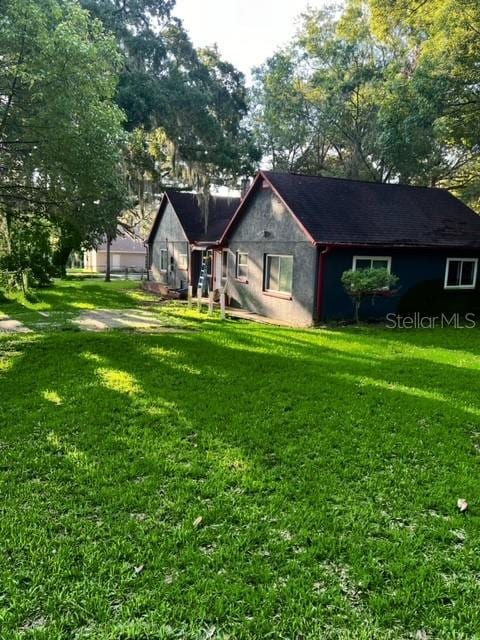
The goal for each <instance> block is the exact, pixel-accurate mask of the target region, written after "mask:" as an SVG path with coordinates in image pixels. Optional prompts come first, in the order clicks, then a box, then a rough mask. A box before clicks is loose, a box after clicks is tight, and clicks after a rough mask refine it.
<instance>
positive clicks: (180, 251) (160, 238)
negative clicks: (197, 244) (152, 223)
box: [150, 203, 190, 289]
mask: <svg viewBox="0 0 480 640" xmlns="http://www.w3.org/2000/svg"><path fill="white" fill-rule="evenodd" d="M162 250H166V251H167V262H168V269H167V270H166V271H162V270H161V268H160V266H161V263H160V252H161V251H162ZM182 255H186V256H187V259H186V263H185V264H182V258H181V256H182ZM150 264H151V267H150V268H151V271H152V276H153V278H154V280H156V281H157V282H162V283H163V284H166V285H168V286H169V287H171V288H172V289H178V288H180V287H185V286H187V284H188V279H189V276H188V274H189V266H190V245H189V242H188V240H187V237H186V235H185V232H184V230H183V227H182V225H181V224H180V221H179V219H178V217H177V214H176V213H175V211H174V209H173V207H172V205H171V204H170V203H168V204H167V205H166V207H165V211H164V212H163V216H162V219H161V220H160V224H159V225H158V229H157V233H156V234H155V237H154V239H153V242H152V244H151V256H150Z"/></svg>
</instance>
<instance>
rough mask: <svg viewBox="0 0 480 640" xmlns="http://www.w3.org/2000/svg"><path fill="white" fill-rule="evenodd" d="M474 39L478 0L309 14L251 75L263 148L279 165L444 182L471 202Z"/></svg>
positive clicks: (475, 146)
mask: <svg viewBox="0 0 480 640" xmlns="http://www.w3.org/2000/svg"><path fill="white" fill-rule="evenodd" d="M479 35H480V4H479V3H478V0H460V1H457V0H455V1H454V0H432V2H428V3H426V2H424V1H423V0H390V1H389V2H384V1H383V0H368V1H367V0H347V1H346V3H345V4H344V6H343V8H342V10H341V11H339V10H338V9H331V8H330V9H329V8H327V9H323V10H320V11H319V10H309V11H308V12H307V13H306V14H305V15H304V16H303V17H302V22H301V26H300V29H299V31H298V33H297V35H296V36H295V37H294V39H293V40H292V42H291V44H290V45H289V46H288V47H287V48H284V49H282V50H281V51H279V52H277V54H275V56H273V57H272V58H271V59H270V60H268V61H267V63H266V64H265V65H264V66H263V67H262V68H260V69H259V70H258V71H257V73H256V76H255V84H254V87H253V91H252V104H253V111H252V113H253V120H254V124H255V132H256V135H257V138H258V140H259V141H260V142H261V144H262V148H263V149H264V152H265V154H266V155H267V156H268V157H269V159H270V161H271V163H272V164H273V166H274V167H278V168H280V169H286V170H290V171H302V172H305V173H327V174H332V175H340V176H344V177H348V178H361V179H366V180H376V181H384V182H389V181H391V182H403V183H407V184H418V185H428V186H442V187H446V188H449V189H452V190H453V191H455V192H456V193H457V194H458V195H460V196H461V197H463V199H465V200H466V201H467V203H469V204H473V205H474V206H475V204H477V205H480V173H479V167H480V146H479V142H478V141H479V140H480V117H479V115H480V92H479V90H478V87H479V86H480V77H479V71H478V59H479V57H480V37H479ZM312 151H313V153H312Z"/></svg>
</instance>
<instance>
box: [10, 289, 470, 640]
mask: <svg viewBox="0 0 480 640" xmlns="http://www.w3.org/2000/svg"><path fill="white" fill-rule="evenodd" d="M122 284H123V285H125V283H115V284H113V285H110V286H108V285H104V284H102V283H99V282H93V283H92V282H90V283H89V282H83V283H80V284H78V283H75V282H73V283H72V282H66V283H62V284H61V285H59V286H57V287H56V288H54V289H52V290H51V291H46V292H43V293H41V294H39V295H40V300H39V302H37V303H36V304H37V305H47V304H48V305H50V307H49V309H50V310H53V311H54V310H59V311H70V310H72V307H73V310H75V309H77V308H78V306H79V305H81V307H82V308H86V307H88V305H93V306H96V305H98V306H101V307H110V308H111V307H131V306H132V304H133V303H139V302H142V300H143V297H142V296H141V295H140V294H139V292H138V291H137V290H136V289H127V290H126V289H125V288H124V286H122ZM131 286H132V285H131ZM85 306H86V307H85ZM12 307H15V312H16V313H19V314H21V313H22V306H21V304H20V303H11V304H7V305H4V306H3V307H0V310H3V311H4V312H5V313H8V314H11V310H12ZM33 311H35V309H32V308H30V310H29V311H28V313H32V312H33ZM24 312H25V313H27V311H24ZM158 313H165V314H173V315H175V316H176V317H179V318H180V319H181V318H183V317H185V318H187V319H188V322H189V323H194V324H195V326H196V327H197V328H198V329H199V330H198V331H195V332H189V333H178V334H146V333H134V332H124V331H110V332H106V333H96V334H91V333H83V332H74V331H52V330H49V331H40V332H38V331H37V332H34V333H30V334H25V335H15V336H12V335H10V336H2V337H0V465H1V474H0V483H1V484H0V488H1V511H2V513H1V518H0V541H1V551H2V553H1V554H0V572H1V576H0V577H1V579H0V637H1V638H2V640H3V638H6V639H10V638H12V639H16V638H29V639H30V638H36V639H37V638H38V639H48V640H60V639H62V640H83V639H86V638H88V639H92V640H107V639H108V640H127V639H132V640H133V639H134V640H159V639H163V638H182V639H199V640H200V639H204V640H207V639H208V638H215V639H218V638H222V639H225V638H231V639H243V638H245V639H251V638H258V639H260V638H262V639H263V638H274V639H277V638H286V639H295V640H297V639H298V640H300V639H306V638H308V639H312V640H313V639H315V640H317V639H323V638H327V639H329V638H331V639H332V640H333V639H335V640H336V639H346V638H351V639H352V640H353V639H355V640H356V639H362V638H364V639H365V640H367V639H371V638H378V639H382V640H383V639H385V638H387V639H388V638H391V639H395V640H396V639H399V638H416V637H418V638H427V637H428V638H430V639H432V638H455V639H460V638H465V639H466V638H469V639H470V638H480V634H479V606H478V603H479V601H480V499H479V489H480V482H479V472H480V464H479V462H480V453H479V451H480V391H479V389H480V359H479V355H480V331H478V330H472V331H468V330H463V331H462V330H453V329H448V330H437V331H403V332H400V331H397V332H394V331H392V330H387V329H379V328H371V329H365V328H362V329H354V328H349V329H340V330H338V329H337V330H333V329H332V330H303V331H302V330H293V329H292V330H289V329H280V328H277V327H272V326H261V325H253V324H250V323H246V322H235V321H227V322H224V323H222V322H221V321H219V320H218V319H217V318H208V316H207V315H206V314H204V315H200V314H197V313H196V312H194V311H192V312H186V311H185V312H184V311H182V310H181V309H179V307H176V308H175V307H172V308H168V307H167V308H163V310H159V311H158ZM460 497H462V498H466V499H467V500H468V501H469V503H470V508H469V512H468V513H467V515H465V516H464V515H460V514H458V513H457V509H456V502H457V499H458V498H460ZM199 518H202V520H201V522H199V521H198V519H199Z"/></svg>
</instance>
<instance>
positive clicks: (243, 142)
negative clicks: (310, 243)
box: [82, 0, 260, 200]
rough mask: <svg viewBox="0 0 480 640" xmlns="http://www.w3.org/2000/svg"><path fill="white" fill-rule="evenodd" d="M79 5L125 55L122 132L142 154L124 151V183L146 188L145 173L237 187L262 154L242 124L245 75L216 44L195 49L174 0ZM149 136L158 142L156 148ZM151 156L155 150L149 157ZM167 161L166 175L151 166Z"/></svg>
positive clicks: (86, 0)
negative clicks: (174, 13) (175, 14)
mask: <svg viewBox="0 0 480 640" xmlns="http://www.w3.org/2000/svg"><path fill="white" fill-rule="evenodd" d="M82 4H83V6H85V7H86V8H88V9H89V11H91V12H92V14H93V15H95V16H97V17H99V18H100V19H101V20H102V22H103V24H104V25H105V28H106V29H108V30H110V31H111V32H112V33H114V34H115V36H116V38H117V39H118V41H119V43H120V45H121V47H122V50H123V51H125V54H126V55H125V63H124V67H123V69H122V72H121V79H120V86H119V92H118V103H119V105H120V106H121V107H122V109H124V110H125V112H126V114H127V121H126V128H127V130H128V131H132V132H133V133H132V136H133V139H132V145H130V147H131V148H132V147H136V151H137V152H139V151H140V147H141V146H143V150H142V151H140V153H133V154H129V159H128V162H127V167H126V168H127V170H128V182H129V183H130V184H131V185H132V184H133V183H135V182H136V186H137V187H139V186H140V189H142V188H144V187H145V184H143V187H142V183H144V179H143V178H142V179H140V181H137V178H138V177H139V175H140V174H142V173H143V174H144V177H145V178H147V179H148V177H151V179H152V180H153V181H154V182H156V181H157V180H158V181H159V183H160V184H159V186H161V183H162V178H163V179H164V180H165V181H166V182H167V183H168V181H170V183H176V184H180V185H181V186H182V185H183V186H188V187H195V188H197V189H200V190H201V191H207V190H208V189H209V186H210V184H212V183H215V184H222V183H235V182H236V181H237V180H238V178H239V177H243V176H244V175H248V174H250V173H251V172H252V170H253V169H254V168H255V166H256V164H257V163H258V162H259V160H260V154H259V152H258V150H257V149H256V148H255V146H254V144H253V138H252V135H251V132H250V131H249V130H248V128H247V126H246V115H247V100H246V89H245V79H244V77H243V74H241V73H240V72H239V71H238V70H237V69H235V67H233V66H232V65H231V64H229V63H228V62H225V61H224V60H222V59H221V57H220V55H219V52H218V50H217V49H216V48H215V47H210V48H205V49H200V50H198V51H197V50H195V48H194V47H193V45H192V43H191V42H190V39H189V38H188V35H187V33H186V32H185V30H184V29H183V26H182V24H181V22H180V21H179V20H178V19H176V18H173V17H172V16H171V13H170V12H171V9H172V7H173V5H174V2H173V1H170V0H156V1H155V0H121V1H120V0H82ZM150 135H152V136H153V138H155V137H156V138H157V139H156V141H155V143H154V144H153V145H151V144H150V141H149V140H148V137H149V136H150ZM142 138H143V142H142ZM159 143H161V144H159ZM162 146H163V148H162ZM149 151H150V152H152V151H154V152H153V153H151V157H150V158H149V157H148V152H149ZM155 151H156V152H159V155H158V156H156V155H155ZM145 152H146V153H145ZM164 156H167V157H168V158H169V159H170V160H171V162H170V171H169V172H168V173H167V174H166V175H165V174H163V175H162V173H163V172H162V171H159V172H158V171H157V172H156V171H155V170H153V169H152V166H151V165H152V164H154V165H155V167H154V169H157V168H158V164H159V163H160V164H162V165H163V168H165V166H166V163H165V162H164V160H165V158H164ZM148 165H150V166H148ZM132 175H135V176H136V177H135V178H134V179H133V180H132ZM147 188H148V187H147ZM132 195H133V194H132ZM135 195H136V194H135ZM134 200H135V198H134Z"/></svg>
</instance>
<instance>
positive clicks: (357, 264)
mask: <svg viewBox="0 0 480 640" xmlns="http://www.w3.org/2000/svg"><path fill="white" fill-rule="evenodd" d="M391 266H392V258H391V257H390V256H353V267H352V269H353V271H359V270H360V269H387V271H388V272H390V271H391Z"/></svg>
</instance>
